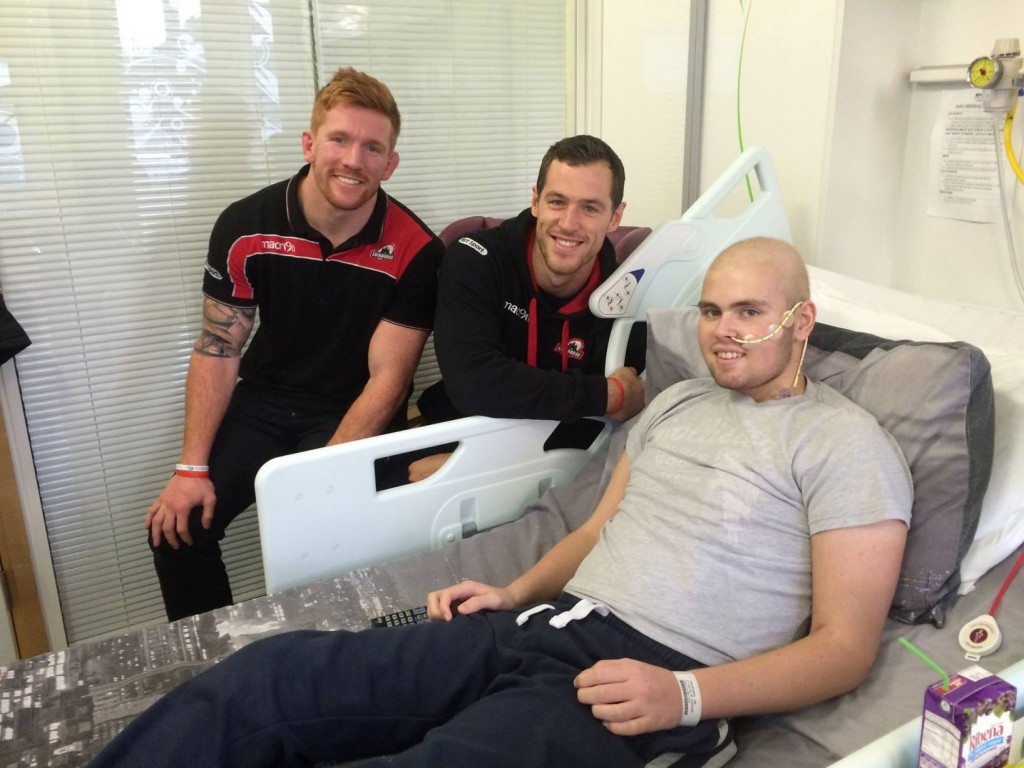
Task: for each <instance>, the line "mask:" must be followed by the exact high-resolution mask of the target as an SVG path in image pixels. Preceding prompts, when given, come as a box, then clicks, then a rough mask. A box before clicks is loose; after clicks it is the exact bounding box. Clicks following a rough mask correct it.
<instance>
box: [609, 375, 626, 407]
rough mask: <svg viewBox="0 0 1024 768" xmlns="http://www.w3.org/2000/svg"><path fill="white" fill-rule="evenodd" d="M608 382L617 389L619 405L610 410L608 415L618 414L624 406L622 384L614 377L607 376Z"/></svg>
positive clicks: (624, 393) (624, 398) (624, 394)
mask: <svg viewBox="0 0 1024 768" xmlns="http://www.w3.org/2000/svg"><path fill="white" fill-rule="evenodd" d="M608 381H610V382H611V383H612V384H614V385H615V386H616V387H618V389H619V404H618V405H616V406H615V407H614V408H612V409H611V410H610V411H608V413H618V412H619V411H621V410H622V406H624V405H625V404H626V391H625V390H624V389H623V388H622V382H621V381H619V380H618V379H616V378H615V377H614V376H609V377H608Z"/></svg>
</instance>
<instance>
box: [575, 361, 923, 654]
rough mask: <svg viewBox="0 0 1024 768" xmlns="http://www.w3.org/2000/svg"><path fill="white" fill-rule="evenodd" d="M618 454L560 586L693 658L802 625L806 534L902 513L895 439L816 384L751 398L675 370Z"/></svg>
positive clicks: (779, 638) (906, 491) (906, 499)
mask: <svg viewBox="0 0 1024 768" xmlns="http://www.w3.org/2000/svg"><path fill="white" fill-rule="evenodd" d="M626 452H627V454H628V455H629V458H630V461H631V463H632V465H631V471H630V479H629V483H628V485H627V487H626V495H625V498H624V499H623V501H622V503H621V504H620V506H619V511H618V512H617V513H616V515H615V516H614V517H613V518H612V519H611V520H609V521H608V522H607V523H606V524H605V526H604V528H603V529H602V531H601V537H600V540H599V542H598V543H597V545H596V546H595V547H594V549H593V551H592V552H591V553H590V554H589V555H588V556H587V557H586V559H585V560H584V561H583V563H582V564H581V565H580V568H579V570H578V571H577V572H576V575H575V576H574V577H573V578H572V580H571V581H570V582H569V584H568V585H567V586H566V591H568V592H571V593H572V594H574V595H578V596H580V597H587V598H590V599H591V600H595V601H600V602H603V603H605V604H606V605H608V607H609V608H610V609H611V610H612V612H613V613H615V614H616V615H617V616H618V617H619V618H621V619H623V620H624V621H625V622H627V623H628V624H630V625H631V626H632V627H634V628H635V629H637V630H639V631H640V632H643V633H644V634H645V635H647V636H649V637H651V638H653V639H655V640H657V641H659V642H661V643H663V644H665V645H667V646H669V647H671V648H674V649H676V650H677V651H680V652H681V653H684V654H686V655H687V656H689V657H691V658H693V659H696V660H697V661H699V662H701V663H703V664H708V665H711V664H721V663H724V662H727V661H731V660H736V659H742V658H747V657H750V656H754V655H756V654H759V653H763V652H765V651H768V650H771V649H773V648H778V647H781V646H783V645H786V644H788V643H790V642H792V641H794V640H796V639H797V638H799V637H802V636H803V635H804V634H806V632H807V629H808V626H809V618H810V611H811V536H812V535H813V534H815V533H818V532H821V531H827V530H831V529H835V528H848V527H853V526H858V525H866V524H870V523H874V522H878V521H881V520H888V519H897V520H903V521H904V522H907V523H909V521H910V508H911V503H912V500H913V487H912V484H911V479H910V472H909V470H908V469H907V465H906V462H905V461H904V459H903V454H902V453H901V452H900V449H899V447H898V446H897V444H896V442H895V440H893V438H892V437H891V436H890V435H889V433H888V432H886V431H885V430H883V429H882V428H881V427H880V426H879V425H878V423H877V422H876V421H875V419H874V417H872V416H871V415H870V414H868V413H867V412H866V411H864V410H862V409H861V408H859V407H858V406H856V405H854V404H853V403H851V402H850V401H849V400H847V399H846V398H845V397H843V396H842V395H841V394H839V393H838V392H836V391H835V390H833V389H831V388H830V387H828V386H826V385H823V384H816V383H814V382H810V381H809V382H808V385H807V391H806V393H805V394H803V395H801V396H796V397H790V398H785V399H782V400H768V401H765V402H762V403H757V402H754V401H753V400H752V399H750V398H749V397H746V396H744V395H741V394H738V393H736V392H733V391H731V390H727V389H723V388H721V387H719V386H718V385H717V384H715V382H714V381H713V380H711V379H696V380H690V381H684V382H680V383H679V384H676V385H674V386H672V387H670V388H669V389H667V390H665V391H664V392H663V393H662V394H660V395H659V396H658V397H657V398H655V400H654V401H653V402H652V403H651V404H650V405H649V406H648V407H647V409H646V411H645V412H644V414H643V415H642V416H641V417H640V419H639V421H638V422H637V424H636V425H635V426H634V427H633V429H632V430H631V432H630V434H629V439H628V441H627V444H626Z"/></svg>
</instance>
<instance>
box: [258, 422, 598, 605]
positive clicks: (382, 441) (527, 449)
mask: <svg viewBox="0 0 1024 768" xmlns="http://www.w3.org/2000/svg"><path fill="white" fill-rule="evenodd" d="M557 426H558V422H557V421H546V420H525V419H490V418H486V417H483V416H473V417H470V418H466V419H458V420H456V421H450V422H446V423H444V424H435V425H430V426H426V427H420V428H418V429H412V430H407V431H404V432H395V433H392V434H388V435H381V436H379V437H374V438H370V439H367V440H357V441H355V442H351V443H344V444H342V445H334V446H330V447H327V448H320V449H317V450H313V451H305V452H303V453H295V454H291V455H289V456H282V457H280V458H277V459H274V460H273V461H269V462H267V463H266V464H265V465H263V467H262V469H260V471H259V473H258V474H257V475H256V504H257V509H258V510H259V527H260V545H261V547H262V550H263V570H264V575H265V580H266V585H267V592H268V593H272V592H277V591H279V590H281V589H286V588H288V587H291V586H296V585H299V584H306V583H309V582H311V581H314V580H316V579H319V578H324V577H326V576H330V575H333V574H338V573H344V572H346V571H350V570H352V569H354V568H359V567H361V566H366V565H372V564H374V563H380V562H384V561H386V560H391V559H394V558H396V557H401V556H402V555H406V554H411V553H413V552H419V551H423V550H427V549H436V548H438V547H441V546H444V545H445V544H449V543H451V542H453V541H457V540H458V539H461V538H463V537H464V536H465V535H468V534H471V533H475V532H477V531H483V530H486V529H487V528H491V527H493V526H495V525H499V524H501V523H504V522H508V521H510V520H514V519H515V518H516V517H518V516H519V515H520V514H522V510H523V509H524V508H525V507H526V506H527V505H529V504H530V502H532V501H535V500H536V499H537V498H538V497H540V496H541V495H542V494H543V493H544V492H545V491H547V490H548V488H551V487H554V486H556V485H561V484H563V483H567V482H569V481H570V480H571V479H572V478H573V477H574V476H575V475H576V473H577V472H578V471H579V470H580V469H581V468H582V467H583V465H584V464H585V463H586V462H587V461H588V460H589V459H590V457H591V456H593V455H594V454H595V453H596V452H597V451H599V450H600V449H601V447H602V446H603V445H604V443H605V441H606V438H607V433H608V432H609V431H610V429H611V427H610V426H609V425H604V427H603V430H602V432H601V433H600V434H599V435H598V436H597V438H596V439H595V440H594V442H593V443H592V444H591V445H590V446H589V447H588V448H586V449H580V448H556V449H554V450H549V451H545V450H544V443H545V441H546V440H547V439H548V437H549V436H550V435H551V433H552V432H553V431H554V429H555V428H556V427H557ZM453 442H458V443H459V446H458V448H457V449H456V450H455V452H454V453H453V455H452V457H451V458H450V459H449V460H448V462H447V463H446V464H445V465H444V466H443V467H442V468H441V469H440V470H438V471H437V472H436V473H435V474H433V475H431V476H430V477H428V478H427V479H426V480H422V481H420V482H418V483H413V484H409V485H402V486H398V487H396V488H389V489H387V490H383V491H378V490H377V483H376V478H375V473H374V462H375V461H376V460H377V459H381V458H384V457H387V456H394V455H398V454H402V453H406V452H408V451H413V450H419V449H424V448H429V447H431V446H440V445H444V444H447V443H453Z"/></svg>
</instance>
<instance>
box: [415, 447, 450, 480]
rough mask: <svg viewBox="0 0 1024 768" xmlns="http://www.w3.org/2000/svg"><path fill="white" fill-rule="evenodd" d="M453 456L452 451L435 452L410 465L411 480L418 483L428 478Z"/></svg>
mask: <svg viewBox="0 0 1024 768" xmlns="http://www.w3.org/2000/svg"><path fill="white" fill-rule="evenodd" d="M449 458H451V454H450V453H435V454H434V455H433V456H424V457H423V458H422V459H417V460H416V461H414V462H413V463H412V464H410V465H409V482H410V483H418V482H419V481H420V480H426V479H427V478H428V477H430V476H431V475H432V474H434V473H435V472H437V470H439V469H440V468H441V467H443V466H444V465H445V463H446V462H447V461H448V459H449Z"/></svg>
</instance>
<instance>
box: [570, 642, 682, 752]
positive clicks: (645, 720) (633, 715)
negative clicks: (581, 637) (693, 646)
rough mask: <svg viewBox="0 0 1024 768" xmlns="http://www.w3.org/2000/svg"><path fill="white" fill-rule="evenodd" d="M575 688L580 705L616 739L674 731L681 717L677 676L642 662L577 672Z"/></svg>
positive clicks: (604, 664) (599, 665)
mask: <svg viewBox="0 0 1024 768" xmlns="http://www.w3.org/2000/svg"><path fill="white" fill-rule="evenodd" d="M574 685H575V686H576V689H577V692H576V697H577V698H578V699H579V701H580V703H581V704H586V705H587V706H589V707H590V711H591V712H592V713H593V715H594V717H596V718H597V719H598V720H600V721H601V722H602V723H604V726H605V728H607V729H608V730H609V731H611V732H612V733H614V734H617V735H619V736H636V735H637V734H640V733H650V732H651V731H662V730H666V729H668V728H674V727H676V726H677V725H679V719H680V718H681V717H682V714H683V699H682V696H681V694H680V693H679V682H678V681H677V680H676V676H675V675H673V674H672V672H671V671H670V670H668V669H664V668H662V667H655V666H653V665H651V664H645V663H644V662H642V661H636V660H634V659H617V660H615V661H599V662H597V664H595V665H594V666H592V667H591V668H590V669H585V670H583V671H582V672H580V673H579V674H578V675H577V676H576V680H575V681H574Z"/></svg>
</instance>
